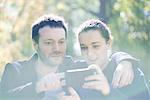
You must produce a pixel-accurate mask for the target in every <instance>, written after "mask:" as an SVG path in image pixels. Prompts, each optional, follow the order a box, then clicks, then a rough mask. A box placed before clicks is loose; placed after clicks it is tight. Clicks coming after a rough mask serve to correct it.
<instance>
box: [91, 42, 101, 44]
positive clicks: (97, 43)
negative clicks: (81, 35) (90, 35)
mask: <svg viewBox="0 0 150 100" xmlns="http://www.w3.org/2000/svg"><path fill="white" fill-rule="evenodd" d="M99 43H100V42H92V43H91V44H99Z"/></svg>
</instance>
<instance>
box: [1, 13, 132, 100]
mask: <svg viewBox="0 0 150 100" xmlns="http://www.w3.org/2000/svg"><path fill="white" fill-rule="evenodd" d="M32 40H33V45H34V48H35V50H36V53H35V54H34V55H33V56H32V57H31V58H30V59H29V60H26V61H17V62H14V63H11V64H7V65H6V67H5V71H4V74H3V76H2V81H1V90H2V96H3V97H4V98H5V97H7V98H10V99H11V100H12V98H14V99H19V100H20V99H21V98H22V99H24V98H25V99H34V100H37V99H41V98H42V99H43V100H47V99H48V98H49V99H52V100H57V99H60V98H61V99H63V100H66V99H71V100H80V98H79V96H78V94H77V93H76V92H75V91H74V89H73V88H71V87H70V88H69V89H68V91H69V94H70V95H65V93H64V90H63V88H62V87H63V84H62V82H61V81H60V80H61V79H60V77H59V75H58V73H59V72H62V71H66V70H68V69H72V67H73V65H74V63H75V62H74V61H73V60H72V59H71V58H70V57H68V56H66V54H65V53H66V41H67V26H66V24H65V22H64V20H63V19H62V18H61V17H59V16H55V15H44V16H42V17H40V18H39V19H38V20H37V21H36V22H35V23H34V24H33V26H32ZM120 56H121V54H119V56H118V57H120ZM115 57H116V56H115ZM115 57H114V58H115ZM121 57H122V56H121ZM125 59H131V58H130V57H126V56H125V57H124V59H121V60H119V62H120V63H119V64H121V63H122V62H123V60H125ZM116 61H118V59H116ZM129 63H130V62H129ZM119 66H120V65H119ZM119 66H118V67H119ZM118 67H117V68H118ZM125 69H126V71H128V72H130V73H131V77H130V78H129V79H130V80H127V81H128V82H124V83H125V84H123V85H124V86H126V85H127V84H129V83H130V82H131V81H132V80H133V77H132V76H133V73H132V72H133V71H132V66H130V65H129V66H124V68H123V70H125ZM121 72H123V71H121ZM121 72H120V74H119V76H121V75H122V73H121ZM125 74H126V73H125ZM122 76H125V75H124V73H123V75H122ZM122 76H121V77H119V78H114V80H116V79H119V80H120V79H121V78H122ZM129 76H130V74H129ZM115 77H116V76H115ZM127 79H128V78H127ZM117 83H119V82H117Z"/></svg>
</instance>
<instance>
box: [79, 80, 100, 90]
mask: <svg viewBox="0 0 150 100" xmlns="http://www.w3.org/2000/svg"><path fill="white" fill-rule="evenodd" d="M101 84H102V83H100V82H99V81H91V82H86V83H84V84H83V86H82V87H83V88H87V89H98V88H99V87H100V86H102V85H101Z"/></svg>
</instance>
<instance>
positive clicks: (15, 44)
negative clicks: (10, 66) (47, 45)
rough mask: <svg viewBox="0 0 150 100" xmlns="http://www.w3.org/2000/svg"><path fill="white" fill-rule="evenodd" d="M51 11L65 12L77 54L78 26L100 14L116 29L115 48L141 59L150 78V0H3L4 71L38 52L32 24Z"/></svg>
mask: <svg viewBox="0 0 150 100" xmlns="http://www.w3.org/2000/svg"><path fill="white" fill-rule="evenodd" d="M50 13H54V14H57V15H61V16H64V18H65V19H66V21H67V22H68V26H69V38H68V49H67V54H71V55H73V56H75V55H76V54H77V53H76V52H74V45H73V44H74V43H76V42H77V41H76V35H75V30H76V28H77V27H78V26H79V25H80V24H81V23H82V22H83V21H85V20H87V19H89V18H100V19H103V20H104V21H105V22H107V24H108V25H109V26H110V29H111V30H112V34H113V36H114V45H113V46H114V48H113V49H114V50H118V51H120V50H121V51H125V52H129V53H130V54H132V55H133V56H135V57H137V58H139V59H141V62H142V63H141V65H142V68H143V70H144V72H145V74H146V78H147V80H150V73H149V72H150V67H149V65H150V54H149V51H150V1H149V0H19V1H18V0H0V75H2V72H3V70H4V66H5V64H6V63H8V62H12V61H15V60H18V59H26V58H28V57H29V56H30V55H31V54H32V53H33V52H34V50H33V48H32V40H31V34H30V33H31V24H32V22H33V21H34V20H35V19H36V18H38V17H39V16H41V15H43V14H50ZM76 51H77V49H76Z"/></svg>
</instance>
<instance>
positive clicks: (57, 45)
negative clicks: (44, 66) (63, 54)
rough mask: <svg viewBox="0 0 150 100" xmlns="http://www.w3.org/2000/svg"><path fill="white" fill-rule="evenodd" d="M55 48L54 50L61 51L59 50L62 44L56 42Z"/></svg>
mask: <svg viewBox="0 0 150 100" xmlns="http://www.w3.org/2000/svg"><path fill="white" fill-rule="evenodd" d="M53 50H54V51H59V50H60V46H59V44H58V43H55V44H54V46H53Z"/></svg>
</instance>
